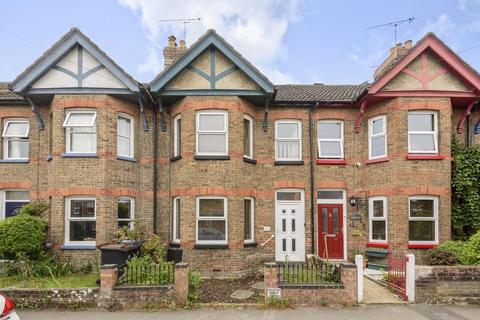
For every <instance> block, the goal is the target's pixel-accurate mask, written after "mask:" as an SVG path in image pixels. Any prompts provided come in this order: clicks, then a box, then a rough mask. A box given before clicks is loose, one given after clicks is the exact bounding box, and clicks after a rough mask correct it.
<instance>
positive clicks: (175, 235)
mask: <svg viewBox="0 0 480 320" xmlns="http://www.w3.org/2000/svg"><path fill="white" fill-rule="evenodd" d="M172 209H173V210H172V212H173V217H172V222H173V224H172V226H173V228H172V241H173V242H174V243H180V198H173V208H172Z"/></svg>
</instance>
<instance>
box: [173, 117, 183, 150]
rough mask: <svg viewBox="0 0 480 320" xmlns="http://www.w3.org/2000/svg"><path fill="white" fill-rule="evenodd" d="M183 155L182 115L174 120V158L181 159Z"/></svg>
mask: <svg viewBox="0 0 480 320" xmlns="http://www.w3.org/2000/svg"><path fill="white" fill-rule="evenodd" d="M181 154H182V117H181V116H180V115H178V116H176V117H175V118H174V119H173V156H174V157H179V156H180V155H181Z"/></svg>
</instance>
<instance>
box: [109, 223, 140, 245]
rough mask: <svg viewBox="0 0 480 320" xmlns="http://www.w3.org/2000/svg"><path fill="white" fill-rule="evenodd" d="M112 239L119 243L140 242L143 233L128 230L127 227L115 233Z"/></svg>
mask: <svg viewBox="0 0 480 320" xmlns="http://www.w3.org/2000/svg"><path fill="white" fill-rule="evenodd" d="M113 237H114V239H115V240H116V241H117V242H119V243H120V242H122V241H123V240H141V239H142V238H143V233H142V232H141V231H140V230H138V229H130V228H129V227H127V226H124V227H121V228H120V229H118V230H117V231H115V233H114V234H113Z"/></svg>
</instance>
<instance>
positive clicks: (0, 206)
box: [0, 189, 30, 221]
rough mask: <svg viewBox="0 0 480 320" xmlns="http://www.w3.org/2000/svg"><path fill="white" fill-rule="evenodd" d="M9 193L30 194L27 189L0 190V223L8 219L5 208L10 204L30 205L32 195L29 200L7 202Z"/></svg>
mask: <svg viewBox="0 0 480 320" xmlns="http://www.w3.org/2000/svg"><path fill="white" fill-rule="evenodd" d="M7 191H24V192H29V190H25V189H4V190H0V221H1V220H5V219H6V214H7V213H6V212H5V208H6V206H7V203H8V202H24V203H25V204H28V203H30V193H29V194H28V200H7Z"/></svg>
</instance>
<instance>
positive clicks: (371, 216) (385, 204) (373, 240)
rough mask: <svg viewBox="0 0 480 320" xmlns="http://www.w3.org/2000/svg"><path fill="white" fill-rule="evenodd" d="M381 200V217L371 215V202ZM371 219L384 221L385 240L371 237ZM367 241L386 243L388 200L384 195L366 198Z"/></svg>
mask: <svg viewBox="0 0 480 320" xmlns="http://www.w3.org/2000/svg"><path fill="white" fill-rule="evenodd" d="M374 201H383V217H374V216H373V202H374ZM373 221H383V222H385V240H378V239H373V238H372V236H373ZM368 241H369V242H374V243H388V200H387V197H385V196H376V197H371V198H368Z"/></svg>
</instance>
